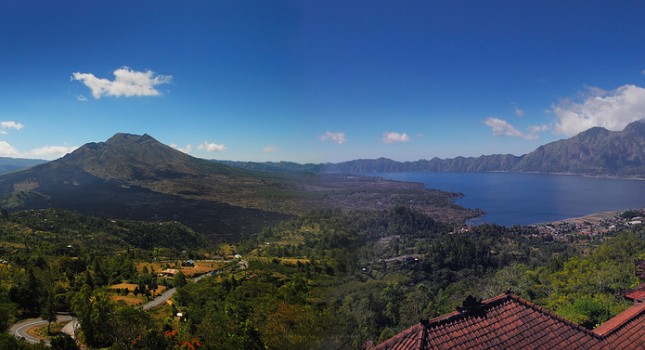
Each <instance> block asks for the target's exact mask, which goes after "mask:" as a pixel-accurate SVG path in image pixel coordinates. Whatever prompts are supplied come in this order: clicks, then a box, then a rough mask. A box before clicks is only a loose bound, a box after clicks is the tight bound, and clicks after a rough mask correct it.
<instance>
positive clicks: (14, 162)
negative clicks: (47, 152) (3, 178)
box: [0, 157, 47, 174]
mask: <svg viewBox="0 0 645 350" xmlns="http://www.w3.org/2000/svg"><path fill="white" fill-rule="evenodd" d="M46 162H47V161H46V160H41V159H20V158H9V157H0V174H6V173H10V172H14V171H18V170H23V169H25V168H29V167H32V166H34V165H38V164H42V163H46Z"/></svg>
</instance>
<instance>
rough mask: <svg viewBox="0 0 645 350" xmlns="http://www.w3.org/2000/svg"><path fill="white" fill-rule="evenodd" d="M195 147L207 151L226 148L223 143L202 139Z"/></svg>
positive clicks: (218, 150)
mask: <svg viewBox="0 0 645 350" xmlns="http://www.w3.org/2000/svg"><path fill="white" fill-rule="evenodd" d="M197 149H200V150H204V151H207V152H220V151H224V150H226V146H224V145H223V144H217V143H208V142H206V141H204V142H203V143H202V144H201V145H199V146H197Z"/></svg>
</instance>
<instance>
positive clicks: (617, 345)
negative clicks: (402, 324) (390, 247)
mask: <svg viewBox="0 0 645 350" xmlns="http://www.w3.org/2000/svg"><path fill="white" fill-rule="evenodd" d="M409 349H454V350H460V349H549V350H558V349H594V350H595V349H645V304H643V305H642V306H638V307H637V308H630V309H628V310H626V311H625V312H623V313H621V314H620V315H618V316H616V317H615V318H613V319H611V320H609V321H608V322H607V323H605V324H604V325H602V326H601V327H599V328H598V329H597V330H594V331H590V330H588V329H586V328H583V327H581V326H579V325H577V324H575V323H572V322H569V321H567V320H565V319H563V318H561V317H560V316H557V315H555V314H553V313H551V312H549V311H548V310H545V309H543V308H541V307H539V306H536V305H534V304H532V303H531V302H529V301H527V300H524V299H522V298H520V297H518V296H516V295H514V294H512V293H507V294H502V295H499V296H497V297H494V298H492V299H488V300H486V301H484V302H482V303H481V306H480V307H479V308H477V309H475V310H471V311H462V312H459V311H458V312H453V313H451V314H448V315H445V316H441V317H438V318H435V319H432V320H430V321H428V322H424V323H420V324H417V325H415V326H412V327H410V328H408V329H406V330H405V331H403V332H401V333H399V334H397V335H395V336H394V337H392V338H390V339H388V340H386V341H385V342H383V343H381V344H379V345H377V346H376V347H374V348H373V350H409Z"/></svg>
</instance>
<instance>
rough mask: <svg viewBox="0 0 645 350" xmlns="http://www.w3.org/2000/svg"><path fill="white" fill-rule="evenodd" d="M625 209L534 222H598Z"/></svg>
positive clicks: (554, 223) (547, 223) (610, 217)
mask: <svg viewBox="0 0 645 350" xmlns="http://www.w3.org/2000/svg"><path fill="white" fill-rule="evenodd" d="M627 210H629V209H626V210H614V211H604V212H600V213H594V214H589V215H585V216H581V217H576V218H567V219H562V220H557V221H549V222H544V223H541V224H536V225H549V224H550V225H559V224H565V223H569V224H582V223H585V222H587V223H592V224H593V223H599V222H601V221H603V220H606V219H613V218H614V217H616V216H617V215H619V214H620V213H622V212H624V211H627ZM636 210H644V209H636Z"/></svg>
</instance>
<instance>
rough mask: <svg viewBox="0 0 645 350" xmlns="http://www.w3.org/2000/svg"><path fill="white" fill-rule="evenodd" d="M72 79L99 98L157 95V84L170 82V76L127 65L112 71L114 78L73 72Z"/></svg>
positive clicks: (158, 93)
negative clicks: (143, 70)
mask: <svg viewBox="0 0 645 350" xmlns="http://www.w3.org/2000/svg"><path fill="white" fill-rule="evenodd" d="M72 80H77V81H80V82H82V83H83V84H84V85H85V86H87V87H88V88H90V91H91V92H92V96H94V98H96V99H99V98H101V97H103V96H115V97H120V96H126V97H131V96H157V95H160V92H159V91H158V90H157V89H155V87H156V86H157V85H161V84H167V83H170V81H171V80H172V76H170V75H157V74H156V73H154V72H153V71H151V70H147V71H145V72H137V71H135V70H131V69H130V68H128V67H121V68H119V69H117V70H115V71H114V80H108V79H102V78H97V77H96V76H95V75H94V74H92V73H81V72H75V73H73V74H72Z"/></svg>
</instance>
